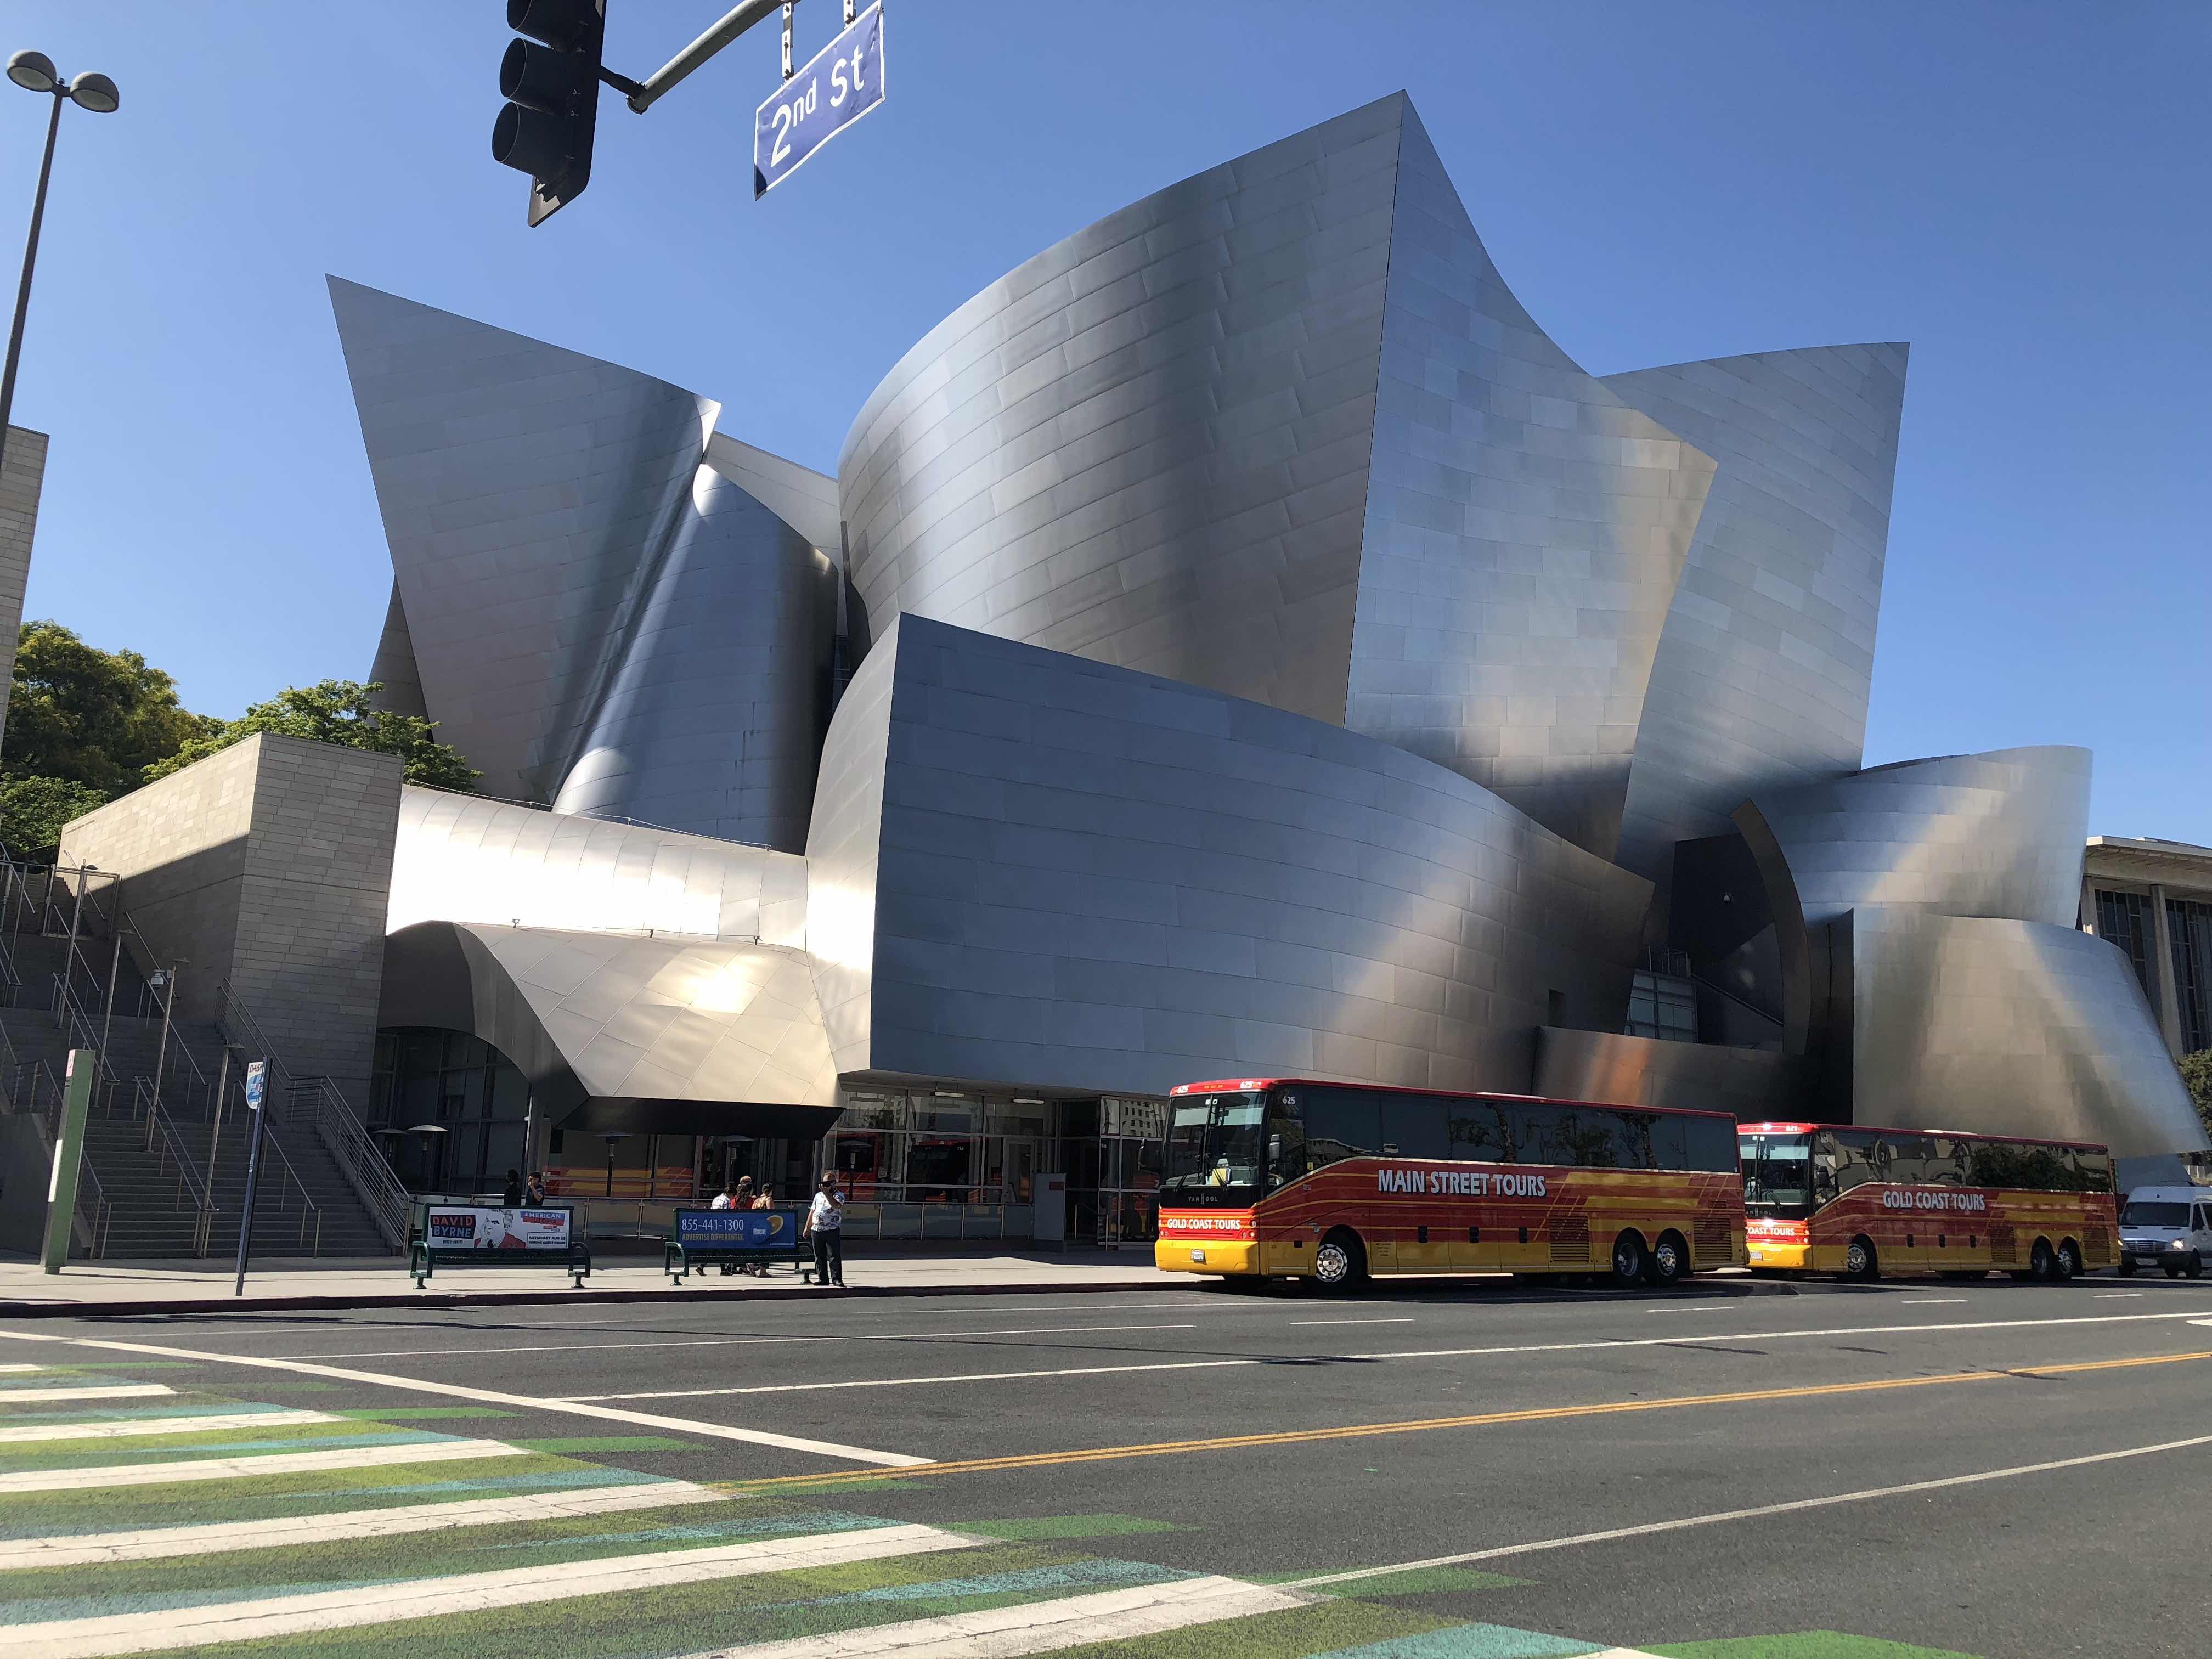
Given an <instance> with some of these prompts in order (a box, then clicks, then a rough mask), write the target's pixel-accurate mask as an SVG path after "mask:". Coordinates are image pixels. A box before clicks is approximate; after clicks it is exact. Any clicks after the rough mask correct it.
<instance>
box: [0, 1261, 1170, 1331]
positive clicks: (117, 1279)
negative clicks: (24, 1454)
mask: <svg viewBox="0 0 2212 1659" xmlns="http://www.w3.org/2000/svg"><path fill="white" fill-rule="evenodd" d="M884 1249H885V1251H886V1253H885V1254H884V1255H873V1254H872V1253H871V1254H862V1253H861V1252H860V1251H858V1250H855V1251H852V1252H850V1253H849V1255H848V1261H847V1263H846V1269H845V1276H846V1279H847V1280H848V1288H847V1289H845V1290H844V1291H840V1292H832V1294H838V1295H842V1296H845V1297H896V1296H982V1295H1008V1294H1015V1295H1019V1294H1039V1293H1042V1294H1050V1293H1052V1292H1054V1291H1139V1290H1159V1289H1163V1288H1168V1287H1170V1285H1171V1284H1172V1283H1173V1282H1174V1281H1173V1280H1172V1278H1171V1276H1170V1275H1167V1274H1164V1273H1161V1272H1160V1271H1159V1270H1158V1268H1156V1267H1153V1266H1152V1256H1151V1252H1150V1251H1149V1250H1148V1249H1130V1250H1122V1251H1120V1252H1118V1253H1117V1252H1112V1251H1105V1250H1073V1251H1070V1252H1068V1253H1067V1254H1066V1255H1062V1254H1060V1252H1059V1251H1057V1250H1054V1251H1052V1252H1050V1253H1044V1252H1037V1253H1034V1254H1024V1255H1014V1254H1001V1255H951V1254H930V1255H921V1254H914V1255H895V1254H890V1252H891V1251H894V1250H896V1249H897V1247H896V1245H889V1246H885V1247H884ZM234 1282H235V1271H234V1267H232V1265H231V1264H229V1263H226V1262H218V1261H146V1262H127V1263H126V1262H118V1261H86V1262H72V1263H70V1266H69V1267H67V1268H66V1269H64V1271H63V1272H62V1273H58V1274H48V1273H44V1272H42V1271H41V1270H40V1267H39V1265H38V1263H37V1262H36V1261H27V1260H25V1259H24V1258H22V1257H20V1256H18V1257H7V1258H0V1319H26V1318H41V1317H44V1318H67V1317H71V1316H76V1317H87V1318H106V1317H112V1316H122V1315H126V1314H161V1313H208V1312H219V1311H222V1310H226V1309H232V1308H240V1307H247V1306H251V1307H252V1308H255V1309H257V1310H259V1309H285V1308H297V1309H306V1308H324V1309H330V1308H387V1307H418V1308H421V1307H428V1308H438V1307H505V1306H511V1305H514V1304H528V1303H539V1302H555V1303H559V1302H567V1303H578V1302H587V1301H588V1302H650V1301H654V1300H658V1299H659V1298H662V1297H671V1298H678V1299H684V1298H688V1299H689V1300H691V1301H694V1302H703V1301H713V1302H727V1301H745V1300H751V1299H755V1298H759V1297H771V1298H773V1297H790V1296H814V1295H817V1294H820V1292H817V1291H815V1289H814V1288H813V1287H812V1286H811V1285H807V1284H805V1283H803V1282H802V1281H801V1280H800V1279H799V1276H798V1275H797V1274H796V1273H793V1272H792V1271H791V1270H790V1269H789V1268H787V1267H778V1268H777V1269H776V1270H775V1273H773V1274H772V1275H771V1276H770V1277H769V1278H767V1279H753V1278H750V1277H747V1276H744V1275H739V1276H737V1277H734V1278H725V1277H723V1275H722V1274H721V1273H720V1271H719V1270H717V1269H714V1268H709V1269H708V1271H707V1272H706V1273H693V1275H692V1276H691V1277H690V1278H689V1279H686V1280H685V1281H684V1283H683V1284H681V1285H677V1284H674V1283H672V1282H671V1280H670V1279H668V1278H667V1277H666V1275H665V1274H664V1273H662V1271H661V1267H660V1261H659V1257H658V1256H657V1255H656V1256H653V1257H652V1258H650V1259H648V1258H647V1257H644V1256H639V1255H602V1256H600V1257H599V1261H598V1262H597V1263H596V1264H595V1265H594V1266H593V1267H592V1276H591V1277H590V1278H589V1279H586V1281H585V1282H584V1285H583V1288H582V1289H580V1290H574V1289H571V1288H570V1286H569V1284H568V1277H567V1275H566V1273H564V1272H563V1271H562V1266H561V1264H560V1263H558V1262H548V1263H546V1264H545V1266H544V1267H543V1268H542V1269H541V1268H536V1267H501V1268H477V1269H475V1270H473V1271H471V1269H468V1268H465V1267H441V1268H439V1269H438V1271H437V1272H436V1273H435V1274H434V1275H432V1277H431V1279H430V1282H429V1284H428V1285H427V1286H425V1287H424V1288H423V1289H422V1290H420V1291H417V1290H416V1288H415V1286H414V1281H413V1280H412V1279H410V1278H409V1277H408V1275H407V1271H406V1267H405V1263H404V1260H403V1259H402V1258H400V1257H398V1256H371V1257H356V1258H352V1259H349V1260H343V1261H340V1260H332V1259H330V1258H323V1259H319V1260H298V1261H276V1260H271V1261H256V1262H255V1263H254V1264H253V1266H252V1270H251V1271H250V1272H248V1273H247V1274H246V1294H245V1295H244V1296H243V1297H234V1296H233V1295H232V1293H231V1292H232V1288H233V1285H234ZM1183 1288H1186V1289H1187V1288H1188V1285H1187V1284H1186V1285H1183Z"/></svg>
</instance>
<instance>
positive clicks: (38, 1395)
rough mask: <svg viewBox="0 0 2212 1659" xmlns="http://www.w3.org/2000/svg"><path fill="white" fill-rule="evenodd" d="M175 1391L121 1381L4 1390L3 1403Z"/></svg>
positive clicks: (134, 1397)
mask: <svg viewBox="0 0 2212 1659" xmlns="http://www.w3.org/2000/svg"><path fill="white" fill-rule="evenodd" d="M175 1392H176V1390H175V1389H173V1388H171V1387H170V1386H169V1385H168V1384H167V1383H114V1384H112V1386H103V1387H100V1388H94V1389H0V1406H10V1405H13V1406H21V1405H23V1404H26V1403H28V1404H30V1405H33V1406H51V1405H52V1404H53V1403H54V1402H55V1401H71V1400H151V1399H153V1398H154V1397H155V1395H164V1394H174V1393H175Z"/></svg>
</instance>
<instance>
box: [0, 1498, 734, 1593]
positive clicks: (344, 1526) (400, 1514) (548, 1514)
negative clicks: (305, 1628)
mask: <svg viewBox="0 0 2212 1659" xmlns="http://www.w3.org/2000/svg"><path fill="white" fill-rule="evenodd" d="M727 1501H728V1499H727V1498H726V1496H725V1495H724V1494H723V1493H721V1492H709V1491H708V1490H707V1488H706V1487H704V1486H693V1485H692V1484H691V1483H690V1481H688V1480H655V1481H653V1482H652V1483H650V1484H649V1485H647V1486H593V1487H591V1488H589V1489H588V1490H586V1491H582V1492H529V1493H526V1494H525V1495H523V1496H522V1497H520V1498H471V1499H467V1500H464V1501H459V1502H455V1503H451V1504H406V1505H404V1506H403V1507H400V1508H396V1509H385V1510H345V1511H343V1512H342V1513H339V1514H336V1515H301V1516H282V1517H280V1518H279V1519H276V1520H274V1521H216V1522H209V1523H207V1524H205V1525H203V1526H197V1527H147V1528H141V1529H139V1530H137V1531H133V1532H101V1533H66V1534H62V1535H61V1536H59V1537H55V1538H20V1539H15V1540H12V1541H7V1542H0V1572H13V1571H21V1570H22V1569H25V1568H28V1567H84V1566H93V1565H99V1564H100V1563H103V1562H110V1561H155V1560H163V1559H168V1558H170V1557H173V1556H179V1555H221V1554H226V1553H228V1552H230V1551H232V1550H262V1549H274V1548H277V1547H289V1546H290V1545H294V1544H297V1543H299V1542H300V1541H301V1538H302V1535H303V1534H305V1535H307V1537H308V1539H309V1540H310V1541H313V1542H314V1543H318V1544H322V1543H328V1542H329V1541H331V1540H332V1539H337V1538H388V1537H392V1536H393V1535H394V1534H399V1533H406V1532H443V1531H446V1530H447V1529H448V1528H454V1527H490V1526H504V1525H507V1524H508V1523H510V1522H531V1521H561V1520H568V1519H570V1518H572V1517H580V1516H595V1515H618V1514H621V1513H623V1512H624V1511H626V1510H656V1509H666V1508H669V1507H670V1506H671V1505H674V1504H721V1503H726V1502H727Z"/></svg>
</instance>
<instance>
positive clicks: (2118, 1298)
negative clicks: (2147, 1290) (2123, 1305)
mask: <svg viewBox="0 0 2212 1659" xmlns="http://www.w3.org/2000/svg"><path fill="white" fill-rule="evenodd" d="M2141 1295H2142V1291H2094V1292H2093V1293H2092V1294H2091V1296H2090V1297H2089V1300H2090V1301H2092V1302H2125V1301H2128V1300H2130V1299H2131V1298H2133V1297H2138V1296H2141Z"/></svg>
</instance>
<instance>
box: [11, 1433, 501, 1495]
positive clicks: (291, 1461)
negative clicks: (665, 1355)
mask: <svg viewBox="0 0 2212 1659" xmlns="http://www.w3.org/2000/svg"><path fill="white" fill-rule="evenodd" d="M530 1455H531V1454H530V1453H529V1452H527V1451H525V1450H524V1449H522V1448H521V1447H520V1446H510V1445H508V1444H507V1443H506V1442H505V1441H504V1440H429V1441H424V1442H422V1443H420V1444H416V1445H406V1446H343V1447H340V1448H337V1449H334V1450H331V1451H312V1452H266V1453H255V1454H253V1455H251V1456H246V1457H204V1458H199V1459H197V1460H187V1461H185V1462H175V1463H104V1464H100V1465H99V1466H97V1467H95V1468H87V1469H24V1470H21V1471H18V1472H17V1473H15V1474H0V1494H7V1493H11V1492H88V1491H92V1490H94V1489H97V1488H99V1487H102V1486H167V1485H168V1484H170V1483H171V1482H173V1481H179V1480H240V1479H241V1478H243V1479H249V1480H250V1479H252V1478H254V1477H257V1476H260V1475H270V1474H310V1473H313V1472H314V1471H317V1470H321V1469H371V1468H381V1467H383V1466H384V1465H386V1464H393V1463H452V1462H459V1461H461V1460H463V1459H465V1458H481V1457H527V1456H530Z"/></svg>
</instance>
